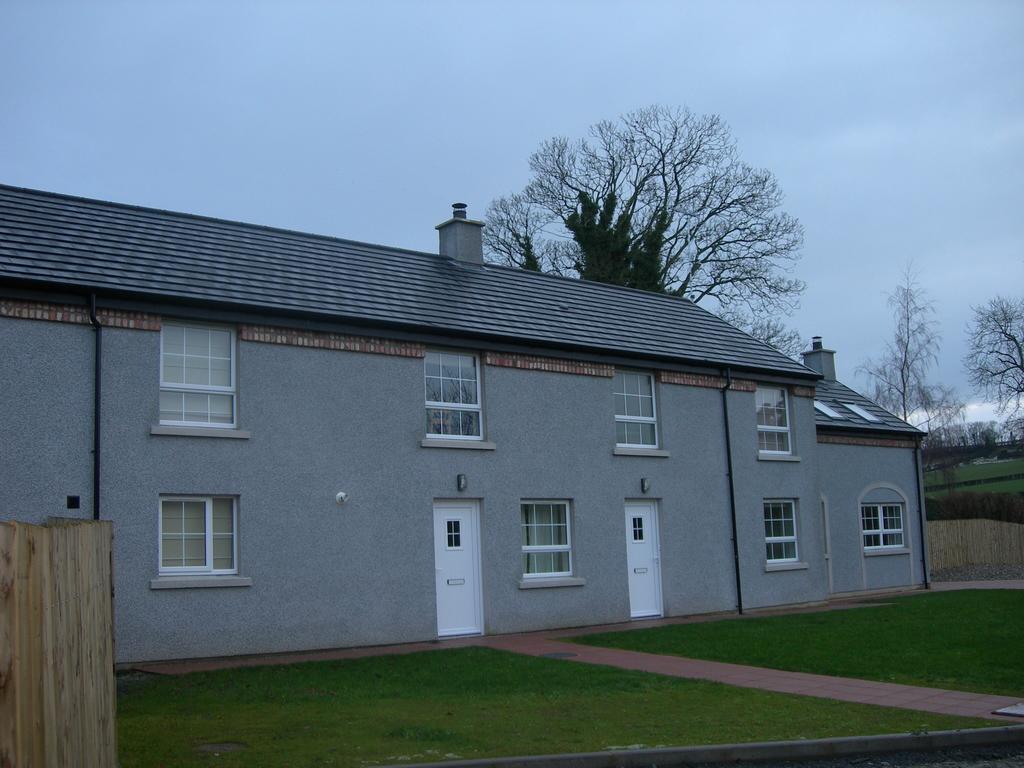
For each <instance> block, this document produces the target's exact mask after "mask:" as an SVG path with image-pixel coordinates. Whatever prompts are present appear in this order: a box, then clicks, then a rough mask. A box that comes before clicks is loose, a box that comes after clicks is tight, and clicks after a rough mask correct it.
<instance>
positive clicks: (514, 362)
mask: <svg viewBox="0 0 1024 768" xmlns="http://www.w3.org/2000/svg"><path fill="white" fill-rule="evenodd" d="M484 363H486V364H487V365H494V366H498V367H500V368H518V369H519V370H523V371H548V372H549V373H571V374H576V375H577V376H601V377H603V378H608V379H610V378H611V377H612V376H614V375H615V368H614V366H611V365H606V364H604V363H587V362H581V361H579V360H566V359H564V358H560V357H535V356H534V355H516V354H508V353H504V352H485V353H484Z"/></svg>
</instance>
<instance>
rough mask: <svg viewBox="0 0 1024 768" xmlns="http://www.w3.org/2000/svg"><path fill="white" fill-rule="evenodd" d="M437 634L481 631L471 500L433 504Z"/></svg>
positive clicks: (475, 516)
mask: <svg viewBox="0 0 1024 768" xmlns="http://www.w3.org/2000/svg"><path fill="white" fill-rule="evenodd" d="M434 576H435V581H436V585H437V635H438V637H449V636H451V635H474V634H481V633H482V632H483V631H484V623H483V607H482V600H481V597H480V596H481V592H480V509H479V507H478V506H477V503H476V502H475V501H436V502H434Z"/></svg>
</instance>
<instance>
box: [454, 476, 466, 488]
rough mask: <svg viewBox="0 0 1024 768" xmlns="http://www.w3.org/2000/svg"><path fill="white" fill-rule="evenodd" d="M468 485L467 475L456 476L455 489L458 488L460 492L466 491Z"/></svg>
mask: <svg viewBox="0 0 1024 768" xmlns="http://www.w3.org/2000/svg"><path fill="white" fill-rule="evenodd" d="M467 484H468V483H467V482H466V476H465V475H456V476H455V487H456V488H458V489H459V490H460V491H464V490H466V485H467Z"/></svg>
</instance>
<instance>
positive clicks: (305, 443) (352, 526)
mask: <svg viewBox="0 0 1024 768" xmlns="http://www.w3.org/2000/svg"><path fill="white" fill-rule="evenodd" d="M159 338H160V335H159V333H157V332H153V331H144V330H121V329H112V328H107V329H105V330H104V360H103V366H104V382H103V387H104V393H103V394H104V411H103V417H104V418H103V451H104V454H103V476H102V487H103V517H104V518H105V519H110V520H113V521H114V530H115V542H114V544H115V590H116V592H115V594H116V597H115V601H116V616H117V621H116V633H117V634H116V653H117V660H118V661H119V662H122V663H123V662H129V661H143V660H153V659H168V658H188V657H200V656H217V655H230V654H241V653H259V652H273V651H285V650H298V649H311V648H325V647H338V646H352V645H368V644H377V643H395V642H407V641H416V640H428V639H433V638H434V637H435V636H436V614H435V603H434V599H435V598H434V563H433V539H432V535H433V533H432V504H433V501H434V500H435V499H447V498H473V499H480V500H481V525H482V551H481V559H482V563H483V574H482V575H483V579H482V581H483V597H484V622H485V631H486V632H488V633H500V632H511V631H525V630H533V629H543V628H551V627H565V626H577V625H586V624H597V623H605V622H614V621H624V620H627V619H628V617H629V604H628V586H627V569H626V561H625V555H626V553H625V523H624V513H623V502H624V501H625V500H626V499H631V498H644V497H646V498H653V499H657V500H658V501H659V515H660V528H661V568H662V582H663V592H664V606H665V611H666V613H667V614H669V615H680V614H690V613H703V612H711V611H727V610H732V609H734V608H735V606H736V594H735V585H734V580H733V571H732V544H731V539H730V537H731V532H730V520H729V515H730V511H729V501H728V498H729V497H728V478H727V476H726V457H725V440H724V425H723V423H722V412H721V395H720V393H719V391H718V390H716V389H713V388H702V387H692V386H681V385H676V384H667V383H659V384H658V385H657V395H658V410H659V430H660V432H661V435H662V443H663V445H662V447H663V448H664V449H665V450H666V451H668V452H669V453H670V457H669V458H653V457H635V456H615V455H613V454H612V448H613V447H614V443H615V425H614V415H613V410H612V398H611V379H610V378H607V377H604V376H589V375H572V374H564V373H552V372H545V371H535V370H533V371H531V370H516V369H514V368H509V367H500V366H482V384H483V389H484V419H485V425H486V426H485V430H486V439H487V440H488V441H491V442H493V443H494V444H495V446H496V448H495V450H493V451H478V450H457V449H442V448H424V447H421V445H420V441H421V439H422V438H423V425H424V408H423V370H422V360H421V359H419V358H417V357H399V356H391V355H379V354H365V353H360V352H348V351H335V350H321V349H308V348H300V347H295V346H286V345H279V344H265V343H258V342H250V341H239V343H238V352H237V380H238V427H239V429H242V430H246V431H248V432H249V433H250V437H249V438H248V439H230V440H229V439H214V438H205V437H181V436H168V435H153V434H151V433H150V428H151V427H152V426H153V425H155V424H157V422H158V411H157V407H158V381H159ZM0 345H2V346H0V349H2V357H0V387H2V392H3V393H4V394H3V397H4V401H5V407H4V412H5V413H4V418H3V420H2V424H0V430H2V431H0V440H2V445H3V451H4V457H3V467H4V469H3V478H2V480H3V482H2V483H0V517H2V518H4V519H22V520H30V521H31V520H42V519H45V518H46V517H47V516H50V515H55V514H56V515H68V514H76V513H68V512H67V511H66V510H65V509H64V501H65V497H66V496H67V495H68V494H79V495H81V497H82V509H81V510H80V511H79V512H78V513H77V514H78V515H79V516H82V517H87V516H89V514H90V511H91V506H90V498H89V491H90V488H91V474H90V473H91V456H90V448H91V397H92V392H91V355H92V331H91V330H90V329H89V328H88V327H87V326H79V325H69V324H61V323H53V322H43V321H29V320H17V319H8V318H0ZM729 398H730V406H729V407H730V415H731V422H732V425H731V426H732V439H733V461H734V468H735V473H734V474H735V481H736V501H737V514H738V520H739V532H738V539H739V548H740V554H741V567H742V574H743V589H744V595H743V597H744V604H745V605H746V607H751V608H753V607H759V606H768V605H779V604H786V603H800V602H809V601H815V600H821V599H823V598H825V597H826V596H827V593H828V579H827V569H826V563H825V560H824V552H823V541H824V531H823V527H822V517H821V513H820V503H819V499H820V497H821V495H822V494H824V495H825V496H826V497H827V498H828V499H829V503H830V508H829V514H830V525H831V530H832V540H833V572H834V578H835V584H836V590H837V591H847V590H860V589H870V588H874V587H882V586H893V585H900V584H908V583H911V582H917V581H920V580H921V579H920V572H919V569H918V570H917V571H912V570H911V568H912V564H913V563H914V561H915V558H916V555H915V554H914V553H911V554H909V555H890V556H887V557H879V558H864V557H863V556H862V550H861V548H860V539H859V525H860V523H859V519H860V518H859V506H858V501H859V497H860V494H862V493H863V492H864V490H865V489H866V488H868V487H869V486H871V485H874V484H877V483H890V484H893V485H896V486H899V487H900V488H903V489H904V490H905V491H906V492H907V493H908V494H911V497H910V498H908V499H907V502H908V504H907V513H906V514H907V521H908V529H907V530H908V534H909V533H910V531H911V528H910V525H909V524H910V523H914V524H916V521H914V520H912V517H913V514H912V513H913V510H914V509H915V506H914V503H913V497H912V494H913V493H914V492H916V486H915V485H914V483H913V456H912V451H909V450H904V449H892V448H870V447H863V446H833V445H828V446H825V445H821V444H818V443H817V442H816V437H815V426H814V414H813V409H812V401H811V399H810V398H809V397H792V398H791V419H792V423H793V444H794V454H795V455H796V456H797V457H799V461H790V462H781V461H763V460H759V458H758V455H757V448H756V446H757V431H756V425H755V419H754V395H753V393H752V392H746V391H732V392H730V394H729ZM460 473H461V474H465V475H466V476H467V478H468V487H467V488H466V490H465V491H464V492H461V493H460V492H458V491H457V490H456V475H458V474H460ZM642 477H646V478H649V479H650V482H651V487H650V491H649V492H648V493H647V494H646V495H644V494H642V493H641V489H640V479H641V478H642ZM339 490H345V491H347V492H349V494H350V500H349V502H348V503H347V504H346V505H344V506H343V507H338V506H337V505H336V504H335V502H334V495H335V493H336V492H337V491H339ZM174 493H192V494H195V493H202V494H228V495H235V496H237V497H238V498H239V516H238V520H239V523H238V525H239V527H238V536H239V538H238V551H239V555H238V568H239V575H240V576H243V577H246V578H249V579H251V580H252V584H251V586H247V587H232V588H212V589H210V588H204V589H199V588H196V589H168V590H153V589H151V588H150V580H151V579H153V578H154V577H156V576H157V535H158V523H157V520H158V501H159V497H160V495H161V494H174ZM524 498H555V499H569V500H570V501H571V502H572V511H573V512H572V513H573V529H572V537H573V561H574V571H575V575H576V576H579V577H581V578H583V579H585V580H586V584H585V585H584V586H572V587H559V588H546V589H530V590H522V589H520V588H519V581H520V578H521V575H522V574H521V559H520V540H521V534H520V517H519V515H520V513H519V501H520V499H524ZM764 498H787V499H795V500H796V502H797V514H798V531H799V548H800V561H801V563H802V564H805V565H806V566H807V567H806V568H801V569H796V570H788V571H776V572H768V571H766V568H765V560H764V538H763V536H764V530H763V520H762V509H761V502H762V499H764ZM908 541H909V542H911V543H912V544H913V546H916V542H917V539H916V533H914V534H913V535H909V536H908ZM917 560H919V558H917Z"/></svg>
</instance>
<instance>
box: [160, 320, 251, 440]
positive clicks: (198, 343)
mask: <svg viewBox="0 0 1024 768" xmlns="http://www.w3.org/2000/svg"><path fill="white" fill-rule="evenodd" d="M160 423H161V424H177V425H183V426H196V425H201V426H207V427H233V426H234V425H235V334H234V331H232V330H230V329H227V328H214V327H208V326H204V325H179V324H177V323H164V324H163V327H162V328H161V330H160Z"/></svg>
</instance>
